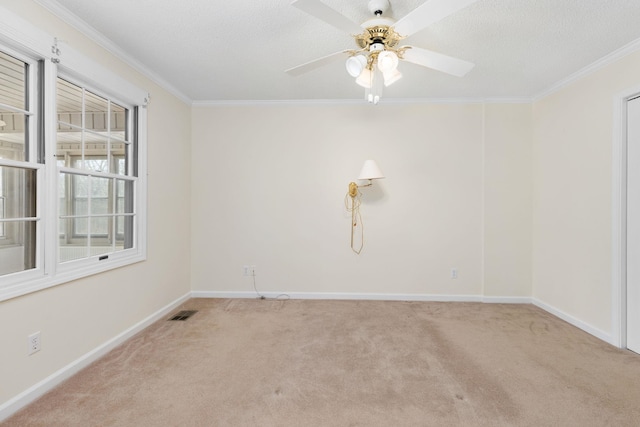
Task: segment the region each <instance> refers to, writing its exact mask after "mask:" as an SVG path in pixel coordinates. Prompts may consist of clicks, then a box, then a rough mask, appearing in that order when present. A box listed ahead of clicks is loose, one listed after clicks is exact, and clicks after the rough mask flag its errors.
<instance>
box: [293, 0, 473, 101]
mask: <svg viewBox="0 0 640 427" xmlns="http://www.w3.org/2000/svg"><path fill="white" fill-rule="evenodd" d="M476 1H477V0H427V1H426V2H425V3H423V4H422V5H420V6H418V7H417V8H416V9H414V10H413V11H411V12H410V13H409V14H408V15H406V16H405V17H404V18H401V19H400V20H398V21H394V20H392V19H390V18H385V17H382V15H383V14H384V13H385V12H386V11H387V10H388V9H389V0H370V1H369V6H368V8H369V12H371V13H372V14H373V15H374V18H372V19H370V20H368V21H365V22H364V23H362V25H361V26H358V25H357V24H355V23H354V22H353V21H351V20H350V19H349V18H347V17H345V16H343V15H341V14H340V13H339V12H337V11H335V10H334V9H332V8H330V7H329V6H327V5H325V4H324V3H322V2H321V1H320V0H294V1H293V2H292V3H291V4H292V5H293V6H295V7H297V8H298V9H300V10H302V11H304V12H306V13H308V14H310V15H312V16H314V17H316V18H319V19H321V20H323V21H325V22H327V23H329V24H331V25H333V26H335V27H336V28H338V29H340V30H343V31H347V32H349V33H350V34H351V35H352V37H353V38H354V40H355V42H356V44H357V45H358V47H359V49H358V50H346V51H343V52H336V53H335V54H331V55H328V56H325V57H322V58H319V59H317V60H315V61H311V62H308V63H305V64H302V65H299V66H297V67H294V68H290V69H288V70H287V71H286V72H287V73H289V74H291V75H293V76H296V75H299V74H302V73H304V72H306V71H310V70H312V69H314V68H317V67H320V66H323V65H326V64H327V63H328V62H331V61H332V60H333V59H336V58H339V57H340V54H342V53H348V54H349V57H348V58H347V60H346V64H345V65H346V69H347V73H348V74H349V75H350V76H351V77H354V78H355V79H356V83H357V84H358V85H360V86H362V87H364V88H365V99H366V100H367V101H368V102H370V103H373V104H377V103H378V101H379V100H380V98H381V97H382V82H384V86H390V85H391V84H393V83H395V82H397V81H398V80H400V78H402V73H400V71H399V70H398V64H399V61H401V60H402V61H405V62H411V63H413V64H417V65H421V66H423V67H427V68H431V69H434V70H438V71H442V72H444V73H448V74H451V75H454V76H458V77H462V76H464V75H465V74H467V73H468V72H469V71H471V69H472V68H473V66H474V64H473V63H471V62H467V61H463V60H461V59H457V58H452V57H450V56H447V55H443V54H441V53H438V52H433V51H430V50H427V49H422V48H417V47H413V46H399V47H398V43H399V42H400V41H401V40H403V39H405V38H406V37H409V36H411V35H412V34H414V33H416V32H418V31H420V30H421V29H423V28H425V27H427V26H429V25H431V24H433V23H435V22H437V21H439V20H441V19H443V18H445V17H446V16H448V15H450V14H452V13H454V12H457V11H458V10H460V9H462V8H464V7H466V6H468V5H470V4H471V3H475V2H476ZM363 29H364V31H363Z"/></svg>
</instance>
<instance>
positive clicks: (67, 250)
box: [58, 218, 89, 262]
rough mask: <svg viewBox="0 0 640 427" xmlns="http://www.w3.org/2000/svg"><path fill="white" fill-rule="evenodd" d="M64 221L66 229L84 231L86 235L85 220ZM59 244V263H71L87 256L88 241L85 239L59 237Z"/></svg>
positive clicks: (72, 219) (69, 219)
mask: <svg viewBox="0 0 640 427" xmlns="http://www.w3.org/2000/svg"><path fill="white" fill-rule="evenodd" d="M65 221H66V222H67V224H68V226H67V229H70V230H84V232H85V233H84V234H85V235H86V232H87V223H88V220H87V218H68V219H66V220H65ZM59 243H60V244H59V247H58V256H59V259H60V262H65V261H73V260H75V259H81V258H86V257H88V256H89V241H88V239H87V238H82V237H76V238H73V239H72V238H68V236H61V237H60V241H59Z"/></svg>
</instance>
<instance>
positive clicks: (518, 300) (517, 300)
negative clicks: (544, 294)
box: [482, 297, 531, 304]
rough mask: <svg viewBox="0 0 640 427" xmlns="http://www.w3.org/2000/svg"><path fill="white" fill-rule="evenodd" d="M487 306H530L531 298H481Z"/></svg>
mask: <svg viewBox="0 0 640 427" xmlns="http://www.w3.org/2000/svg"><path fill="white" fill-rule="evenodd" d="M482 302H486V303H489V304H531V297H482Z"/></svg>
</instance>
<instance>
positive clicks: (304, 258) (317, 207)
mask: <svg viewBox="0 0 640 427" xmlns="http://www.w3.org/2000/svg"><path fill="white" fill-rule="evenodd" d="M485 110H486V112H485ZM530 117H531V112H530V107H529V106H528V105H524V106H523V105H491V104H490V105H487V106H486V108H485V106H484V105H482V104H469V105H464V104H441V105H412V106H394V105H390V106H389V105H387V106H384V105H378V106H376V107H373V106H370V105H361V106H246V107H244V106H238V107H199V108H194V110H193V156H192V165H193V172H192V181H193V182H194V183H199V184H197V185H195V186H194V191H196V192H197V193H198V195H199V196H198V197H197V198H194V199H193V200H192V224H193V230H194V233H193V238H192V284H193V285H192V288H193V290H194V291H214V292H216V291H217V292H252V291H253V288H252V286H253V285H252V281H251V278H247V277H243V276H242V274H241V266H242V265H243V264H255V265H256V266H257V286H258V289H259V290H261V291H264V292H268V291H270V292H291V293H300V292H308V293H316V294H321V293H331V294H338V293H353V294H360V295H363V294H384V295H387V296H392V295H405V294H406V295H411V296H414V297H419V296H421V295H439V296H442V297H446V296H453V297H456V296H474V297H478V298H479V297H482V296H491V297H512V296H528V295H530V287H531V281H530V259H531V256H530V255H531V254H530V239H531V237H530V232H531V213H530V212H531V206H530V205H531V202H530V200H531V159H530V128H531V125H530ZM485 157H486V165H485V162H484V161H485ZM369 158H371V159H375V160H376V161H377V162H378V164H379V165H380V167H381V168H382V170H383V172H384V173H385V174H386V176H387V178H386V179H384V180H378V181H376V182H375V183H374V186H373V187H372V188H365V189H362V193H363V196H362V206H361V212H362V216H363V220H364V231H365V247H364V250H363V252H362V254H361V255H360V256H358V255H355V254H354V253H352V252H351V249H350V247H349V238H350V234H349V233H350V232H349V230H350V216H349V215H348V214H347V213H346V210H345V207H344V202H343V200H344V196H345V193H346V191H347V184H348V183H349V182H350V181H352V180H354V179H355V178H356V177H357V175H358V173H359V171H360V167H361V166H362V163H363V162H364V161H365V160H366V159H369ZM485 214H487V215H490V216H491V219H490V220H489V221H488V222H486V223H485V222H484V218H485ZM485 256H486V258H485ZM451 268H457V269H458V273H459V277H458V279H456V280H452V279H451V278H450V271H451Z"/></svg>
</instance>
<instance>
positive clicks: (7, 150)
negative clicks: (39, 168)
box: [0, 88, 27, 161]
mask: <svg viewBox="0 0 640 427" xmlns="http://www.w3.org/2000/svg"><path fill="white" fill-rule="evenodd" d="M0 92H2V89H1V88H0ZM26 117H27V116H26V115H25V114H24V113H15V112H10V111H9V110H7V109H3V108H2V106H0V159H8V160H17V161H24V160H25V158H26V156H25V150H26V147H27V144H26V137H27V134H26V133H25V131H24V129H25V123H26V120H27V119H26Z"/></svg>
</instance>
